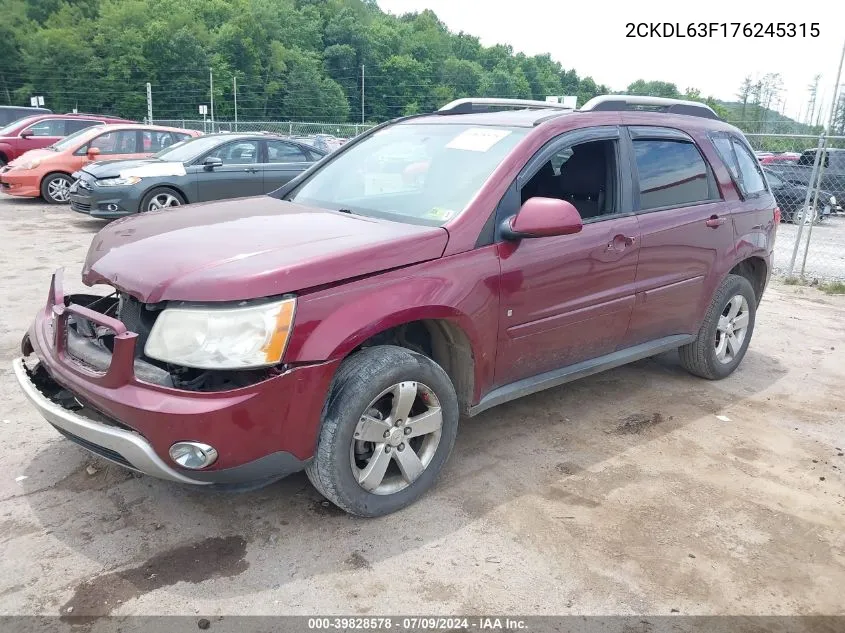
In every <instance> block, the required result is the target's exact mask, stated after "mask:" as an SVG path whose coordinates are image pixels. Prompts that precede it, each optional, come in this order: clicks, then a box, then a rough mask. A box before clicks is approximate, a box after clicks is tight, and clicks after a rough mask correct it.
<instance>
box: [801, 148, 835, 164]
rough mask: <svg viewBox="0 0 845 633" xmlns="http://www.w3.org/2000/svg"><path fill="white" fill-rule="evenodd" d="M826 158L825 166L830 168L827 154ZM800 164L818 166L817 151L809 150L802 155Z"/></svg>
mask: <svg viewBox="0 0 845 633" xmlns="http://www.w3.org/2000/svg"><path fill="white" fill-rule="evenodd" d="M824 158H825V161H824V162H825V165H824V166H825V167H828V162H829V161H828V157H827V154H825V157H824ZM798 164H799V165H809V166H810V167H812V166H813V165H815V164H816V150H814V149H808V150H807V151H805V152H804V153H803V154H801V158H799V159H798Z"/></svg>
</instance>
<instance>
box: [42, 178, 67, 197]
mask: <svg viewBox="0 0 845 633" xmlns="http://www.w3.org/2000/svg"><path fill="white" fill-rule="evenodd" d="M47 194H48V195H49V196H50V197H51V198H52V199H53V200H55V201H56V202H67V201H68V196H69V195H70V180H68V179H67V178H63V177H58V178H53V179H52V180H51V181H50V182H49V183H48V184H47Z"/></svg>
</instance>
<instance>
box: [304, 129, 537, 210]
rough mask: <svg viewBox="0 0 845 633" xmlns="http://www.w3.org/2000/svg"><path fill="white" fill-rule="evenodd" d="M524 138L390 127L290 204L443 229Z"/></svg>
mask: <svg viewBox="0 0 845 633" xmlns="http://www.w3.org/2000/svg"><path fill="white" fill-rule="evenodd" d="M525 134H526V130H524V129H521V128H504V127H501V128H500V127H487V126H476V127H472V126H470V125H452V124H439V125H437V124H420V125H416V124H413V123H407V124H399V125H393V126H390V127H387V128H385V129H383V130H379V131H378V132H375V133H373V134H372V135H371V136H369V137H368V138H366V139H364V140H362V141H361V142H360V143H357V144H355V145H353V146H352V147H351V148H349V149H348V150H346V151H344V152H343V153H341V154H340V155H339V156H338V157H337V158H335V159H334V160H333V161H331V162H330V163H329V164H328V165H326V166H325V167H324V168H323V169H320V170H318V171H317V172H316V173H315V174H314V175H313V176H311V177H310V178H309V179H308V180H306V181H305V182H303V183H302V184H301V185H299V187H297V188H296V189H295V190H294V191H293V192H292V193H291V194H290V195H289V196H287V199H288V200H292V201H295V202H300V203H302V204H307V205H311V206H317V207H323V208H327V209H334V210H338V211H339V210H341V209H343V210H347V211H351V212H353V213H357V214H359V215H371V216H376V217H384V218H387V219H391V220H398V221H403V222H411V223H415V224H427V225H432V226H440V225H441V224H444V223H446V222H448V221H449V220H451V219H453V218H455V217H457V215H458V214H460V213H461V211H463V210H464V207H466V205H467V203H469V201H470V200H471V199H472V197H473V196H474V195H475V194H476V192H477V191H478V190H479V188H480V187H481V185H483V184H484V182H485V181H486V180H487V178H488V177H489V176H490V174H491V173H492V172H493V170H494V169H495V168H496V167H497V166H498V165H499V163H501V161H502V160H503V159H504V158H505V157H506V156H507V155H508V153H509V152H510V151H511V149H513V147H514V146H515V145H516V144H517V143H518V142H519V141H520V139H522V137H524V136H525Z"/></svg>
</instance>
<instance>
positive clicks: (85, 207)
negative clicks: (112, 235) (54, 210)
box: [70, 200, 91, 211]
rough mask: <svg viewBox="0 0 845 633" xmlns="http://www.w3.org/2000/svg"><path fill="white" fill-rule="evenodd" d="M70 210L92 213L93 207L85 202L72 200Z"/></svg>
mask: <svg viewBox="0 0 845 633" xmlns="http://www.w3.org/2000/svg"><path fill="white" fill-rule="evenodd" d="M70 208H71V209H73V210H74V211H90V210H91V205H90V204H85V203H84V202H77V201H76V200H71V201H70Z"/></svg>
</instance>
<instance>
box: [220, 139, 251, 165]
mask: <svg viewBox="0 0 845 633" xmlns="http://www.w3.org/2000/svg"><path fill="white" fill-rule="evenodd" d="M210 156H217V157H218V158H219V159H220V160H222V161H223V164H224V165H252V164H254V163H257V162H258V141H238V142H236V143H229V144H228V145H224V146H223V147H221V148H220V149H219V150H218V151H217V152H212V153H211V154H210Z"/></svg>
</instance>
